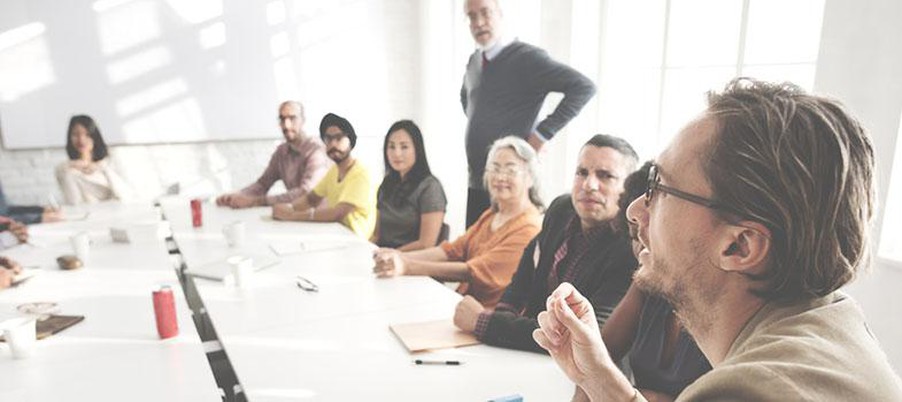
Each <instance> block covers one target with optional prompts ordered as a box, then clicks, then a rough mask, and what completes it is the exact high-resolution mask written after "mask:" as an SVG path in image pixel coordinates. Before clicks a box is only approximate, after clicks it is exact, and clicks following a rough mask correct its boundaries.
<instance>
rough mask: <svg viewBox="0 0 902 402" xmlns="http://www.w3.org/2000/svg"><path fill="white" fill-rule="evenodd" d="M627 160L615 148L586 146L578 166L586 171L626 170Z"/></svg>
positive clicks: (581, 151)
mask: <svg viewBox="0 0 902 402" xmlns="http://www.w3.org/2000/svg"><path fill="white" fill-rule="evenodd" d="M627 159H628V158H627V157H626V156H624V155H623V154H622V153H620V151H618V150H616V149H614V148H611V147H596V146H594V145H586V146H584V147H583V149H582V150H580V153H579V158H578V160H577V164H578V165H579V166H580V167H582V168H586V169H593V170H608V171H614V170H618V169H626V165H627V163H628V160H627Z"/></svg>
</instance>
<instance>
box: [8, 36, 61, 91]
mask: <svg viewBox="0 0 902 402" xmlns="http://www.w3.org/2000/svg"><path fill="white" fill-rule="evenodd" d="M45 31H46V27H45V25H44V24H43V23H40V22H32V23H29V24H25V25H22V26H20V27H18V28H13V29H10V30H8V31H6V32H2V33H0V101H2V102H12V101H15V100H16V99H18V98H19V97H21V96H24V95H27V94H29V93H31V92H34V91H37V90H39V89H41V88H44V87H46V86H48V85H51V84H53V83H54V82H55V81H56V76H55V74H54V71H53V65H52V64H51V59H50V52H49V50H48V48H47V40H46V39H45V38H44V32H45Z"/></svg>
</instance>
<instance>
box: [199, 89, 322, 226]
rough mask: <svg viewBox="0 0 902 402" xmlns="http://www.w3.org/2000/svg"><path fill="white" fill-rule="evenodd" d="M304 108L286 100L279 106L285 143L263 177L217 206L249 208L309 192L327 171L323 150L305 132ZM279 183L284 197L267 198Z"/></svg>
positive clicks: (273, 155)
mask: <svg viewBox="0 0 902 402" xmlns="http://www.w3.org/2000/svg"><path fill="white" fill-rule="evenodd" d="M305 120H306V119H305V117H304V105H301V103H300V102H297V101H285V102H283V103H282V104H281V105H280V106H279V127H281V128H282V135H283V136H285V143H284V144H281V145H279V147H278V148H276V151H275V152H273V154H272V158H270V160H269V166H267V167H266V170H265V171H263V175H261V176H260V178H259V179H257V181H256V182H254V183H253V184H251V185H249V186H247V187H245V188H244V189H242V190H241V191H239V192H237V193H231V194H224V195H221V196H220V197H219V198H217V199H216V204H217V205H222V206H227V207H232V208H248V207H257V206H264V205H272V204H277V203H283V202H291V201H293V200H295V199H298V198H301V197H303V196H304V195H306V194H307V193H308V192H310V189H312V188H313V186H314V185H316V183H318V182H319V181H320V179H322V178H323V176H324V175H325V174H326V171H327V170H329V165H330V163H329V159H328V158H326V152H325V147H324V146H323V144H322V143H321V142H319V141H317V140H316V138H314V137H311V136H308V135H307V133H306V132H305V131H304V122H305ZM279 180H282V182H283V183H285V188H286V189H287V190H288V191H287V192H285V193H283V194H278V195H269V196H268V195H266V194H267V193H268V192H269V189H270V187H272V185H273V184H275V183H276V181H279Z"/></svg>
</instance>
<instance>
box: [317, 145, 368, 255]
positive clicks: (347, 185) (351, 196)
mask: <svg viewBox="0 0 902 402" xmlns="http://www.w3.org/2000/svg"><path fill="white" fill-rule="evenodd" d="M313 193H314V194H316V195H318V196H320V197H323V198H325V199H326V205H327V206H328V207H330V208H331V207H334V206H336V205H338V204H340V203H342V202H343V203H346V204H351V205H353V206H354V210H353V211H351V212H350V213H348V214H347V215H345V217H344V218H342V220H341V222H340V223H341V224H342V225H345V226H347V227H348V228H349V229H351V231H353V232H354V233H356V234H357V235H358V236H360V237H362V238H364V239H369V238H370V236H371V235H372V234H373V229H375V227H376V196H375V192H374V191H373V186H372V185H371V183H370V173H369V172H368V171H367V170H366V167H364V166H363V163H361V162H360V161H357V162H355V163H354V165H353V166H351V170H349V171H348V174H346V175H345V177H344V180H342V181H341V182H339V181H338V165H333V166H332V168H330V169H329V171H328V172H326V176H325V177H323V179H322V180H320V182H319V184H317V185H316V187H315V188H313Z"/></svg>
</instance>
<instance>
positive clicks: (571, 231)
mask: <svg viewBox="0 0 902 402" xmlns="http://www.w3.org/2000/svg"><path fill="white" fill-rule="evenodd" d="M609 231H610V228H609V227H608V226H607V224H602V225H599V226H596V227H594V228H591V229H589V230H588V231H583V229H582V225H581V223H580V220H579V216H576V215H574V216H573V218H572V219H571V220H570V223H568V224H567V235H566V236H567V237H566V239H565V240H564V242H563V243H561V246H560V247H558V249H557V250H555V252H554V262H553V263H552V266H551V272H550V273H549V275H548V278H546V280H547V281H548V289H555V288H557V287H558V285H560V284H561V283H564V282H570V283H574V282H576V281H577V280H579V279H580V278H581V277H582V276H583V275H582V273H583V272H584V271H585V270H586V269H591V267H587V266H584V264H580V262H581V261H582V259H583V257H585V256H586V254H588V252H589V250H590V248H591V247H590V246H591V245H593V244H596V245H597V244H599V243H601V242H602V239H603V238H604V237H605V233H607V232H609ZM536 261H538V258H536ZM537 268H538V267H537ZM525 308H526V307H525V306H523V307H520V308H518V307H517V306H512V305H510V304H507V303H504V302H501V303H498V305H497V306H496V307H495V310H492V311H484V312H482V313H480V314H479V318H478V319H477V320H476V329H475V330H474V333H475V334H476V337H478V338H481V337H482V336H483V335H484V334H485V331H486V328H487V327H488V325H489V320H490V319H491V317H492V312H493V311H510V312H513V313H516V314H517V315H523V313H524V311H523V310H524V309H525Z"/></svg>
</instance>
